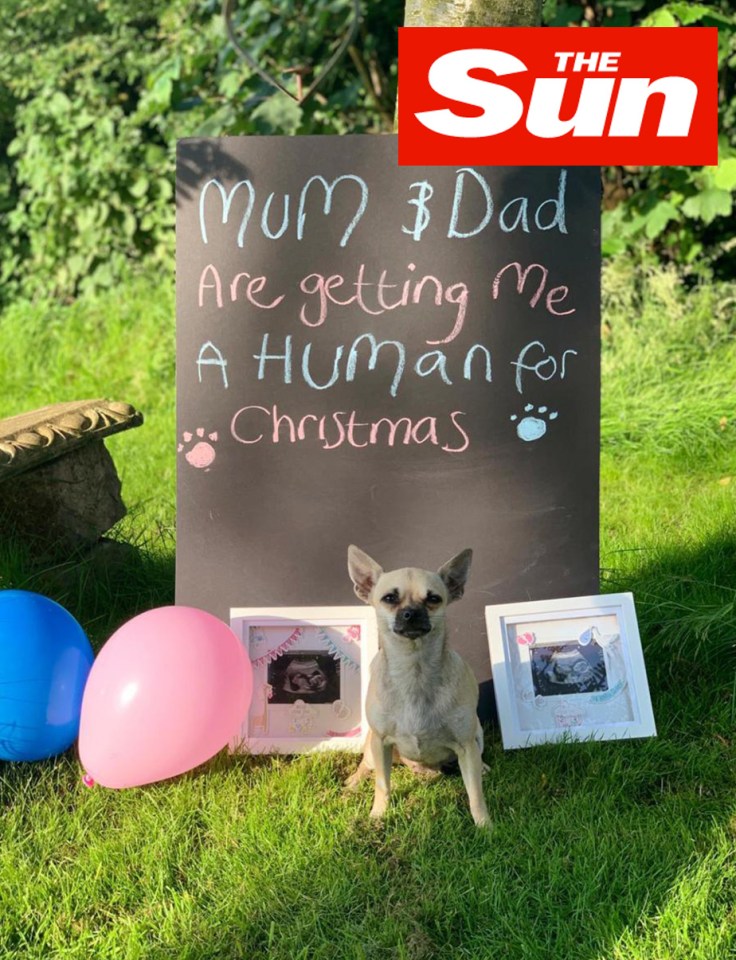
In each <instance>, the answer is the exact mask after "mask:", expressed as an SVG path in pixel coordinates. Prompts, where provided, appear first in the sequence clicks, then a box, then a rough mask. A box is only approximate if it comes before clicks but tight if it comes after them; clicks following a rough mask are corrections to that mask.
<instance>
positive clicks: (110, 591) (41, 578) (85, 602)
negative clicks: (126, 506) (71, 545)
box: [0, 529, 175, 651]
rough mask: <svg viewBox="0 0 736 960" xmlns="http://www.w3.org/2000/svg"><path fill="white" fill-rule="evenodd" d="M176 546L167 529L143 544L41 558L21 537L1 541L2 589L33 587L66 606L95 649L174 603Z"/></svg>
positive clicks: (109, 544) (109, 542)
mask: <svg viewBox="0 0 736 960" xmlns="http://www.w3.org/2000/svg"><path fill="white" fill-rule="evenodd" d="M174 576H175V544H174V537H173V533H172V532H171V531H168V530H164V529H161V530H159V531H158V533H157V535H156V537H155V538H151V537H149V538H147V539H146V540H145V541H141V542H139V543H130V542H125V541H123V540H118V539H105V540H102V541H101V542H100V543H99V544H97V545H96V546H95V547H94V548H93V549H92V550H91V551H86V552H80V553H77V554H67V555H66V556H65V557H64V559H60V560H54V561H52V560H39V559H38V558H36V557H34V555H33V553H32V551H31V550H30V549H29V547H28V545H27V544H25V543H23V542H22V541H20V540H17V539H8V538H7V537H6V538H4V539H3V540H2V541H1V542H0V587H2V588H3V589H8V588H10V589H15V590H31V591H34V592H36V593H41V594H43V595H44V596H47V597H50V598H51V599H52V600H55V601H56V602H57V603H60V604H61V605H62V606H63V607H65V608H66V609H67V610H68V611H69V612H70V613H71V614H72V615H73V616H75V617H76V618H77V620H78V621H79V622H80V623H81V624H82V626H83V627H84V629H85V630H86V632H87V635H88V636H89V639H90V642H91V643H92V646H93V648H94V649H95V651H97V650H99V648H100V647H101V646H102V644H103V643H104V642H105V641H106V640H107V639H108V637H109V636H110V634H111V633H113V632H114V630H115V629H117V627H119V626H120V625H121V624H122V623H124V622H125V621H126V620H129V619H130V618H131V617H133V616H135V615H136V614H138V613H142V612H143V611H144V610H150V609H151V608H153V607H160V606H166V605H168V604H172V603H173V602H174Z"/></svg>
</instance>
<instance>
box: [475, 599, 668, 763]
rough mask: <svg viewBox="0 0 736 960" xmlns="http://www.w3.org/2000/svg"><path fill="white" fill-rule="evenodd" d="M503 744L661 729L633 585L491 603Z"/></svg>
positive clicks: (610, 737)
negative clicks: (592, 593)
mask: <svg viewBox="0 0 736 960" xmlns="http://www.w3.org/2000/svg"><path fill="white" fill-rule="evenodd" d="M485 614H486V627H487V630H488V645H489V648H490V655H491V668H492V675H493V689H494V693H495V697H496V706H497V708H498V715H499V721H500V724H501V736H502V740H503V746H504V749H506V750H509V749H516V748H519V747H529V746H534V745H536V744H540V743H554V742H559V741H566V740H581V739H596V740H616V739H625V738H630V737H654V736H656V734H657V731H656V726H655V722H654V714H653V712H652V702H651V698H650V695H649V684H648V682H647V675H646V668H645V665H644V655H643V653H642V648H641V639H640V636H639V627H638V624H637V620H636V609H635V607H634V597H633V595H632V594H631V593H609V594H602V595H598V596H590V597H571V598H566V599H555V600H540V601H535V602H532V601H529V602H522V603H504V604H494V605H493V606H487V607H486V608H485Z"/></svg>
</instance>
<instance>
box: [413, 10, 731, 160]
mask: <svg viewBox="0 0 736 960" xmlns="http://www.w3.org/2000/svg"><path fill="white" fill-rule="evenodd" d="M717 98H718V31H717V29H716V28H715V27H677V28H663V27H605V28H600V29H592V28H591V29H574V28H570V27H559V28H557V27H555V28H542V27H514V28H502V29H499V28H495V27H403V28H401V29H400V30H399V163H400V164H402V165H403V164H410V165H414V164H417V165H427V164H431V165H444V164H450V165H455V164H483V165H516V166H540V165H545V166H547V165H558V164H564V165H566V166H574V165H586V166H587V165H593V166H595V165H604V164H621V165H637V166H647V165H655V164H656V165H684V166H700V165H706V164H716V163H717V162H718V102H717Z"/></svg>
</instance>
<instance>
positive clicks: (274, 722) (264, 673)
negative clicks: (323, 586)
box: [230, 606, 378, 754]
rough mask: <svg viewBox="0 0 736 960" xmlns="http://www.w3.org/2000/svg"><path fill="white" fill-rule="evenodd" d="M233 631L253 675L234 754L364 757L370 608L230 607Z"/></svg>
mask: <svg viewBox="0 0 736 960" xmlns="http://www.w3.org/2000/svg"><path fill="white" fill-rule="evenodd" d="M230 626H231V628H232V629H233V630H234V631H235V634H236V636H238V637H239V638H240V641H241V643H242V644H243V647H244V648H245V651H246V653H247V654H248V657H249V659H250V662H251V666H252V669H253V697H252V700H251V704H250V708H249V710H248V715H247V716H246V717H244V718H243V723H242V726H241V729H240V732H239V735H238V736H237V737H236V738H235V739H234V740H233V742H232V743H231V744H230V749H231V750H232V751H234V752H242V753H286V754H291V753H309V752H312V751H315V750H349V751H360V750H362V748H363V744H364V742H365V736H366V734H367V732H368V726H367V723H366V719H365V697H366V691H367V687H368V668H369V666H370V663H371V660H372V659H373V657H374V656H375V654H376V651H377V648H378V645H377V633H376V622H375V614H374V612H373V610H372V609H371V608H369V607H365V606H360V607H265V608H260V609H259V608H252V607H249V608H232V609H231V611H230Z"/></svg>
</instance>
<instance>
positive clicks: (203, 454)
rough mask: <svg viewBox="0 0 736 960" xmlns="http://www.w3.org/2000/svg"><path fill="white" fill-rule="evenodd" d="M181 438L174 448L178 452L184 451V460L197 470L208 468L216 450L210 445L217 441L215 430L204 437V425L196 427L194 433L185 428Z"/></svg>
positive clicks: (215, 454)
mask: <svg viewBox="0 0 736 960" xmlns="http://www.w3.org/2000/svg"><path fill="white" fill-rule="evenodd" d="M181 439H182V442H181V443H180V444H179V446H178V447H177V448H176V449H177V452H178V453H181V452H182V451H185V453H184V459H185V460H186V462H187V463H188V464H189V465H190V466H192V467H196V468H197V470H209V468H210V467H211V466H212V464H213V463H214V461H215V457H216V456H217V451H216V450H215V448H214V447H213V446H212V444H213V443H217V431H215V432H213V433H208V434H207V438H206V439H205V431H204V427H198V428H197V429H196V430H195V432H194V433H190V431H189V430H185V431H184V433H182V435H181ZM210 441H211V442H210Z"/></svg>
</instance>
